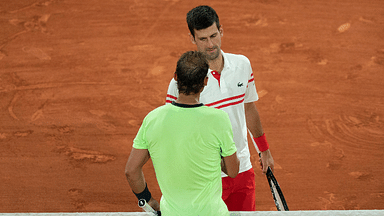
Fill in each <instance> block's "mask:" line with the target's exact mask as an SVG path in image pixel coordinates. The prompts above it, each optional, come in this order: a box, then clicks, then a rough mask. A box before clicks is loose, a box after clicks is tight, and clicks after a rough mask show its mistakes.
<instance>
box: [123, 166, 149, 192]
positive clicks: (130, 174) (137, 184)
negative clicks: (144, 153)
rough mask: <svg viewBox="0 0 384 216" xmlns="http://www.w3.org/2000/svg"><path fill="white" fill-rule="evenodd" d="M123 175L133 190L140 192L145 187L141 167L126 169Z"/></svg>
mask: <svg viewBox="0 0 384 216" xmlns="http://www.w3.org/2000/svg"><path fill="white" fill-rule="evenodd" d="M125 176H126V178H127V180H128V184H129V186H130V187H131V189H132V191H133V192H135V193H141V192H142V191H143V190H144V189H145V186H146V182H145V178H144V173H143V171H142V169H136V170H131V171H127V172H126V173H125Z"/></svg>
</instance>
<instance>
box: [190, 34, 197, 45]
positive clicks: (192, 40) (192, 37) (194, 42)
mask: <svg viewBox="0 0 384 216" xmlns="http://www.w3.org/2000/svg"><path fill="white" fill-rule="evenodd" d="M189 39H191V42H192V43H193V44H195V45H196V41H195V37H194V36H193V35H192V34H191V33H189Z"/></svg>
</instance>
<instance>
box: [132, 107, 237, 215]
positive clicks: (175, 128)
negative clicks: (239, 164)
mask: <svg viewBox="0 0 384 216" xmlns="http://www.w3.org/2000/svg"><path fill="white" fill-rule="evenodd" d="M133 147H134V148H136V149H148V151H149V154H150V155H151V159H152V162H153V166H154V168H155V172H156V178H157V181H158V183H159V186H160V190H161V192H162V195H163V196H162V198H161V200H160V210H161V211H162V215H164V216H168V215H229V212H228V209H227V206H226V205H225V203H224V201H223V200H222V198H221V196H222V184H221V166H220V162H221V156H223V157H226V156H230V155H232V154H234V153H235V152H236V146H235V143H234V142H233V133H232V126H231V123H230V120H229V117H228V114H227V113H225V112H224V111H222V110H219V109H215V108H211V107H206V106H202V105H198V106H192V107H183V106H182V105H180V104H167V105H164V106H161V107H159V108H157V109H155V110H153V111H152V112H150V113H149V114H148V115H147V116H146V117H145V119H144V121H143V124H142V125H141V127H140V129H139V132H138V133H137V135H136V138H135V139H134V144H133Z"/></svg>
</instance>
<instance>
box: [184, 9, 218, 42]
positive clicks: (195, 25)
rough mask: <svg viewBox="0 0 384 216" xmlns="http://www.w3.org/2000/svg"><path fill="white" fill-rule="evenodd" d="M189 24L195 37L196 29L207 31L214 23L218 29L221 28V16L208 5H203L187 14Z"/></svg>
mask: <svg viewBox="0 0 384 216" xmlns="http://www.w3.org/2000/svg"><path fill="white" fill-rule="evenodd" d="M187 23H188V28H189V31H190V32H191V34H192V36H193V37H195V29H196V30H201V29H205V28H208V27H210V26H211V25H213V23H216V26H217V29H219V28H220V21H219V16H217V13H216V11H215V10H214V9H213V8H211V7H209V6H207V5H201V6H198V7H195V8H193V9H192V10H190V11H189V12H188V13H187Z"/></svg>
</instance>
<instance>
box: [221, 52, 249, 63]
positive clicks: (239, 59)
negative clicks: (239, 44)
mask: <svg viewBox="0 0 384 216" xmlns="http://www.w3.org/2000/svg"><path fill="white" fill-rule="evenodd" d="M223 55H224V58H226V59H227V60H228V61H229V62H231V63H234V62H236V63H242V64H250V63H251V62H250V61H249V59H248V57H246V56H245V55H241V54H233V53H223Z"/></svg>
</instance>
